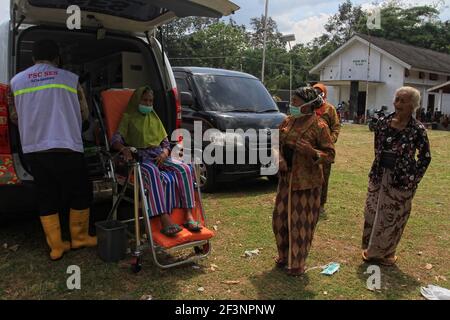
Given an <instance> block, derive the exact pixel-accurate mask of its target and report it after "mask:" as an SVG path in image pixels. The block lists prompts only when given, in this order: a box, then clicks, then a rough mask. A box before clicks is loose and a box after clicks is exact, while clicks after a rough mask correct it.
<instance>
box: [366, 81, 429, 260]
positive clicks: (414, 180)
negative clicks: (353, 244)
mask: <svg viewBox="0 0 450 320" xmlns="http://www.w3.org/2000/svg"><path fill="white" fill-rule="evenodd" d="M394 106H395V112H394V113H392V114H390V115H389V116H387V117H385V118H381V119H380V121H379V122H378V124H377V127H376V129H375V160H374V162H373V166H372V170H371V171H370V174H369V178H370V179H369V191H368V194H367V200H366V208H365V213H364V218H365V222H364V232H363V238H362V249H363V252H362V256H363V259H364V260H365V261H371V262H378V263H380V264H383V265H394V264H395V262H396V261H397V256H396V255H395V252H396V249H397V245H398V244H399V242H400V239H401V236H402V234H403V230H404V229H405V226H406V222H407V221H408V218H409V215H410V213H411V204H412V200H413V197H414V194H415V192H416V189H417V186H418V184H419V182H420V180H421V179H422V177H423V176H424V174H425V172H426V170H427V168H428V166H429V164H430V162H431V154H430V144H429V142H428V137H427V131H426V129H425V127H424V126H423V124H422V123H420V122H419V121H418V120H416V119H414V118H413V116H412V115H413V113H414V112H415V110H416V109H417V108H418V107H419V106H420V92H419V91H418V90H417V89H415V88H412V87H402V88H400V89H398V90H397V92H396V93H395V98H394ZM416 153H417V159H416Z"/></svg>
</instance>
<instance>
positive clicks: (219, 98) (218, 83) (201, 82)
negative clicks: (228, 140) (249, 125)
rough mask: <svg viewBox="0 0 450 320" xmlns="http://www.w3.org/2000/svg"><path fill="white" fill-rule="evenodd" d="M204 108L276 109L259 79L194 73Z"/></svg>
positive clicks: (221, 109)
mask: <svg viewBox="0 0 450 320" xmlns="http://www.w3.org/2000/svg"><path fill="white" fill-rule="evenodd" d="M194 81H195V83H196V85H197V87H198V89H199V90H198V91H199V93H200V99H201V100H202V101H203V104H204V106H205V109H207V110H212V111H222V112H261V113H262V112H269V111H278V108H277V106H276V104H275V101H274V100H273V99H272V97H271V96H270V94H269V92H268V91H267V89H266V88H265V87H264V85H263V84H262V83H261V81H259V80H257V79H253V78H245V77H233V76H222V75H205V74H201V75H194Z"/></svg>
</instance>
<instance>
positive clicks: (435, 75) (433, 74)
mask: <svg viewBox="0 0 450 320" xmlns="http://www.w3.org/2000/svg"><path fill="white" fill-rule="evenodd" d="M438 79H439V76H438V75H437V74H436V73H430V80H433V81H436V80H438Z"/></svg>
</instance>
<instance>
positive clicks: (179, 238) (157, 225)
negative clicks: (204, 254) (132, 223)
mask: <svg viewBox="0 0 450 320" xmlns="http://www.w3.org/2000/svg"><path fill="white" fill-rule="evenodd" d="M198 210H200V208H198V206H197V207H196V208H194V209H193V216H194V218H195V219H198V221H200V223H201V224H202V226H203V227H202V229H201V230H200V232H190V231H188V230H187V229H185V228H184V227H183V228H182V229H183V230H182V231H181V232H179V233H177V235H176V236H175V237H167V236H165V235H163V234H162V233H161V228H162V227H161V219H160V218H159V217H154V218H152V219H151V220H150V223H151V227H152V235H153V240H154V241H155V242H156V244H158V245H159V246H161V247H163V248H166V249H169V248H173V247H175V246H177V245H181V244H185V243H188V242H192V241H202V240H209V239H211V238H212V237H213V236H214V232H213V231H211V230H209V229H207V228H206V227H205V226H204V220H203V219H202V218H201V215H198V214H197V212H196V211H198ZM184 214H185V209H174V210H173V211H172V214H171V215H170V218H171V219H172V222H173V223H176V224H178V225H180V226H181V227H182V226H183V223H184V222H185V221H184Z"/></svg>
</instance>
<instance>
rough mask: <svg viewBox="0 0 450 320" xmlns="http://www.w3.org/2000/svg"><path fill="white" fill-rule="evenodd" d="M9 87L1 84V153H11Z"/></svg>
mask: <svg viewBox="0 0 450 320" xmlns="http://www.w3.org/2000/svg"><path fill="white" fill-rule="evenodd" d="M7 92H8V87H7V86H6V85H4V84H0V154H11V146H10V144H9V130H8V103H7V98H6V95H7Z"/></svg>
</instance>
